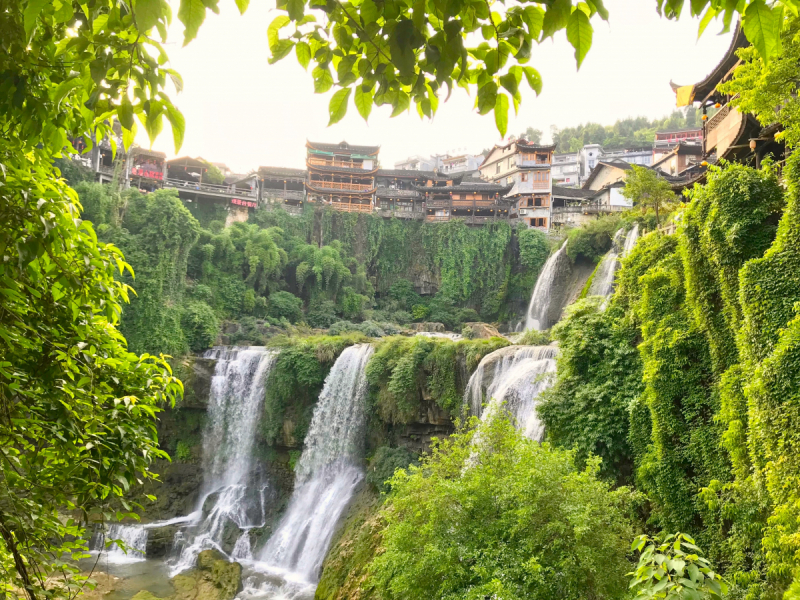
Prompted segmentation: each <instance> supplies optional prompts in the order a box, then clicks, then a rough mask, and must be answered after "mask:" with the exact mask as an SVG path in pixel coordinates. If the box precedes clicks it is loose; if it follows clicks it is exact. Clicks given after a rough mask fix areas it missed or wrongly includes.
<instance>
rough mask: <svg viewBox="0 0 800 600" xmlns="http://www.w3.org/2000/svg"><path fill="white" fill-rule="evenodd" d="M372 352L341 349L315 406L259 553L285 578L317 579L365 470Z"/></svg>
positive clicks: (361, 348) (358, 348)
mask: <svg viewBox="0 0 800 600" xmlns="http://www.w3.org/2000/svg"><path fill="white" fill-rule="evenodd" d="M370 356H372V347H371V346H370V345H368V344H359V345H356V346H351V347H350V348H347V349H346V350H345V351H344V352H342V354H341V355H340V356H339V358H338V359H337V361H336V363H335V364H334V365H333V368H332V369H331V372H330V373H329V374H328V377H327V379H326V380H325V386H324V388H323V390H322V393H321V394H320V397H319V401H318V402H317V406H316V408H315V409H314V416H313V417H312V420H311V427H310V429H309V432H308V436H307V437H306V443H305V449H304V450H303V454H302V456H301V457H300V461H299V462H298V464H297V469H296V480H295V490H294V493H293V494H292V498H291V500H290V501H289V507H288V509H287V511H286V514H285V515H284V516H283V519H282V520H281V522H280V524H279V525H278V528H277V529H276V531H275V533H274V534H273V535H272V537H270V539H269V541H268V542H267V545H266V546H265V547H264V549H263V550H262V551H261V554H260V560H261V561H263V563H265V565H266V567H267V568H268V569H269V570H270V571H272V572H277V573H280V574H281V575H282V576H284V577H285V578H286V579H289V580H294V581H304V582H309V583H314V582H316V581H317V580H318V579H319V574H320V569H321V567H322V561H323V559H324V558H325V553H326V552H327V550H328V546H329V545H330V542H331V538H332V537H333V533H334V530H335V528H336V524H337V522H338V521H339V517H340V516H341V515H342V512H343V511H344V509H345V508H346V507H347V505H348V504H349V502H350V499H351V497H352V495H353V492H354V491H355V488H356V486H357V485H358V483H359V482H360V481H361V479H362V478H363V476H364V474H363V471H362V469H361V466H360V464H359V463H360V460H361V458H362V444H363V435H364V425H365V410H364V409H365V400H366V393H367V380H366V375H365V370H366V366H367V362H369V358H370Z"/></svg>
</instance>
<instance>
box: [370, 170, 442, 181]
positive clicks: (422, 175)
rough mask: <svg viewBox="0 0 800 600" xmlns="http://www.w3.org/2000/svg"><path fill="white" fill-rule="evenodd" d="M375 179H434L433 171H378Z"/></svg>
mask: <svg viewBox="0 0 800 600" xmlns="http://www.w3.org/2000/svg"><path fill="white" fill-rule="evenodd" d="M375 177H416V178H418V179H436V173H434V172H433V171H413V170H411V169H378V172H377V173H376V174H375Z"/></svg>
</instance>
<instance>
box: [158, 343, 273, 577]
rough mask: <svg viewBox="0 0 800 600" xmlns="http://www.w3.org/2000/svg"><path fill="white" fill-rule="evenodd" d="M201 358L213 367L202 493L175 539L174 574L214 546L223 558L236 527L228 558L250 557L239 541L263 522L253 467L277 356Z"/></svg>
mask: <svg viewBox="0 0 800 600" xmlns="http://www.w3.org/2000/svg"><path fill="white" fill-rule="evenodd" d="M205 356H206V358H213V359H216V360H217V364H216V367H215V370H214V377H213V379H212V380H211V395H210V398H209V404H208V425H207V427H206V430H205V432H204V434H203V457H204V464H205V465H206V469H205V474H204V482H203V493H202V494H201V495H200V502H199V505H198V507H197V510H196V511H195V513H193V514H194V515H195V516H196V520H195V522H194V523H193V524H192V526H191V527H189V528H188V529H187V530H184V531H179V532H178V533H177V534H176V536H175V541H174V543H173V546H174V548H173V552H174V553H175V556H174V557H173V559H172V560H171V572H172V574H176V573H179V572H181V571H184V570H186V569H189V568H191V567H193V566H194V563H195V560H196V558H197V555H198V554H199V553H200V552H201V551H202V550H205V549H208V548H216V549H217V550H219V551H221V552H223V553H225V554H227V553H226V552H225V548H224V538H225V537H226V536H230V533H231V530H232V529H234V528H235V530H236V531H243V532H244V533H241V534H240V535H239V539H238V540H237V541H236V543H235V545H234V546H233V549H232V550H231V556H233V555H234V554H235V555H236V556H235V558H237V559H247V558H250V552H249V547H250V541H249V537H248V539H246V540H245V539H243V538H245V537H247V536H248V533H247V530H249V529H251V528H253V527H261V526H263V525H264V520H265V519H264V515H265V507H264V501H265V500H264V492H265V486H264V485H261V484H260V483H259V482H257V481H253V479H254V478H253V476H252V473H251V466H252V456H253V445H254V441H255V432H256V426H257V424H258V421H259V414H260V411H261V404H262V402H263V400H264V392H265V385H266V380H267V377H268V376H269V372H270V370H271V368H272V366H273V365H274V363H275V357H276V356H277V354H276V353H275V352H271V351H268V350H266V349H265V348H261V347H250V348H214V349H212V350H209V351H208V352H206V354H205ZM228 548H230V546H228Z"/></svg>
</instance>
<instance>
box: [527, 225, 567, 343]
mask: <svg viewBox="0 0 800 600" xmlns="http://www.w3.org/2000/svg"><path fill="white" fill-rule="evenodd" d="M569 265H570V260H569V257H568V256H567V241H565V242H564V243H563V244H562V245H561V248H559V249H558V251H557V252H555V253H553V254H552V255H551V256H550V258H548V259H547V262H545V263H544V267H542V271H541V273H539V277H538V278H537V279H536V285H535V286H534V288H533V293H532V294H531V301H530V303H529V304H528V312H527V316H526V318H525V329H526V330H530V329H535V330H536V331H542V330H544V329H549V328H550V327H551V326H552V325H553V323H551V322H550V321H551V317H550V313H551V310H552V308H551V305H552V302H553V300H554V296H553V287H554V284H555V282H556V279H557V278H558V276H559V275H560V274H561V273H562V271H563V269H564V267H568V266H569Z"/></svg>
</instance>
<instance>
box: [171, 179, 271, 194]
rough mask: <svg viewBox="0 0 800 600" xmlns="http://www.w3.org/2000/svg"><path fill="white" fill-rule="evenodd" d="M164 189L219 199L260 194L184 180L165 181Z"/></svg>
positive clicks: (231, 187)
mask: <svg viewBox="0 0 800 600" xmlns="http://www.w3.org/2000/svg"><path fill="white" fill-rule="evenodd" d="M164 187H165V188H170V189H176V190H178V192H179V193H181V192H194V193H195V194H205V195H209V196H216V197H219V198H254V199H255V198H256V197H257V196H258V194H257V193H256V191H255V190H243V189H237V188H234V187H233V186H230V185H216V184H213V183H196V182H194V181H183V180H182V179H169V178H167V179H165V180H164Z"/></svg>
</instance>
